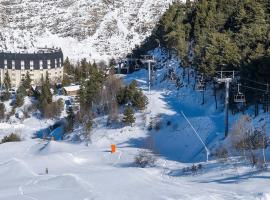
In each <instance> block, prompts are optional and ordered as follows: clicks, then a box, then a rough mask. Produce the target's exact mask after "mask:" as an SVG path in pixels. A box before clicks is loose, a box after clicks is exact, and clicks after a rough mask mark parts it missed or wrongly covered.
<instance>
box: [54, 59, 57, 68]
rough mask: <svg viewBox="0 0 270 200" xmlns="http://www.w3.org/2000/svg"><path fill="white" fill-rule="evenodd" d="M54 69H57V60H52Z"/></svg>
mask: <svg viewBox="0 0 270 200" xmlns="http://www.w3.org/2000/svg"><path fill="white" fill-rule="evenodd" d="M54 67H55V68H57V67H58V66H57V59H54Z"/></svg>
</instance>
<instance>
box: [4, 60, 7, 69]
mask: <svg viewBox="0 0 270 200" xmlns="http://www.w3.org/2000/svg"><path fill="white" fill-rule="evenodd" d="M4 66H5V69H7V60H4Z"/></svg>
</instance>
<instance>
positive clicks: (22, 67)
mask: <svg viewBox="0 0 270 200" xmlns="http://www.w3.org/2000/svg"><path fill="white" fill-rule="evenodd" d="M21 69H22V70H24V69H25V64H24V60H21Z"/></svg>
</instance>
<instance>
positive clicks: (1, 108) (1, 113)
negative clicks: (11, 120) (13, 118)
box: [0, 103, 6, 119]
mask: <svg viewBox="0 0 270 200" xmlns="http://www.w3.org/2000/svg"><path fill="white" fill-rule="evenodd" d="M5 111H6V108H5V104H3V103H0V119H4V117H5Z"/></svg>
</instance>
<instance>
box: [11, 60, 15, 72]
mask: <svg viewBox="0 0 270 200" xmlns="http://www.w3.org/2000/svg"><path fill="white" fill-rule="evenodd" d="M11 63H12V69H13V70H14V69H15V60H12V62H11Z"/></svg>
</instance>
